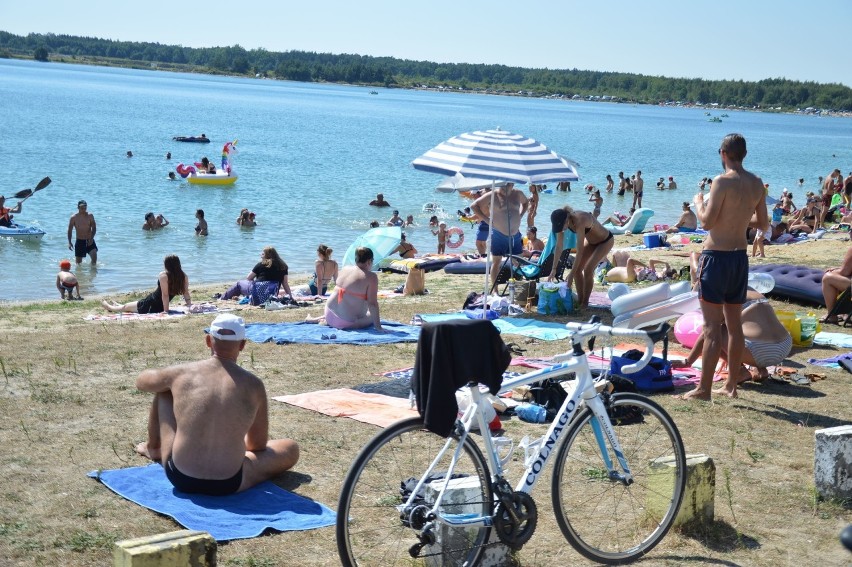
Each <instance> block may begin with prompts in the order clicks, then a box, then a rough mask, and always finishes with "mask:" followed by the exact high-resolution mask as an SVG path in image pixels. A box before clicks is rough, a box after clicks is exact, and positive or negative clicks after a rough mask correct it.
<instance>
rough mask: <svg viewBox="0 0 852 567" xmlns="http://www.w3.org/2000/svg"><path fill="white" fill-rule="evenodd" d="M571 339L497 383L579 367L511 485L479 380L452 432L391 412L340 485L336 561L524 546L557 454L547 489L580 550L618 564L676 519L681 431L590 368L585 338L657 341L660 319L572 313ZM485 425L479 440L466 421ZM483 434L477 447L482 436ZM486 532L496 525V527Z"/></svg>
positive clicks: (560, 374) (453, 561)
mask: <svg viewBox="0 0 852 567" xmlns="http://www.w3.org/2000/svg"><path fill="white" fill-rule="evenodd" d="M567 328H568V329H569V331H570V332H571V336H570V340H571V344H572V349H571V350H570V351H568V352H566V353H564V354H562V355H558V356H556V357H554V362H555V363H556V364H555V365H554V366H551V367H548V368H542V369H540V370H536V371H533V372H530V373H527V374H524V375H522V376H519V377H517V378H512V379H508V380H506V381H504V382H503V384H502V387H501V392H506V391H510V390H512V389H513V388H516V387H518V386H522V385H526V384H531V383H533V382H538V381H540V380H545V379H548V378H554V379H567V378H571V377H572V375H573V377H576V379H575V380H572V381H571V384H573V387H572V388H568V389H570V392H569V395H568V397H567V398H566V399H565V401H564V402H563V404H562V406H561V407H560V408H559V410H558V411H557V413H556V416H555V418H554V420H553V422H552V424H551V425H550V427H549V428H548V430H547V433H545V435H544V436H543V437H542V438H540V439H539V440H537V441H535V442H532V443H530V442H528V440H527V439H525V440H524V441H523V442H521V443H519V444H518V447H517V448H520V447H523V448H524V459H523V463H524V467H525V470H524V471H523V473H522V474H521V476H520V479H519V480H518V481H517V483H516V484H515V487H514V489H513V488H512V486H511V485H510V483H509V481H508V480H507V479H506V477H505V474H504V470H505V468H506V466H507V464H508V463H509V462H510V461H511V460H512V455H513V454H514V452H515V450H516V447H515V444H514V442H513V441H511V440H508V439H503V438H500V437H496V438H495V437H492V434H491V432H490V430H489V428H488V424H487V423H486V419H485V417H484V413H483V408H484V406H485V404H489V403H490V402H489V401H488V400H487V399H486V398H485V397H484V396H483V395H482V394H481V392H480V388H479V386H478V384H476V383H475V382H470V383H468V384H467V386H465V388H464V390H467V391H468V394H469V396H470V399H471V403H470V404H469V406H468V407H467V408H466V409H465V410H464V412H463V413H461V417H460V418H458V420H457V421H456V423H455V426H454V431H453V433H452V434H451V435H450V436H449V437H448V438H443V437H440V436H438V435H436V434H434V433H431V432H429V431H427V430H426V429H425V428H424V424H423V420H422V418H420V417H416V418H411V419H406V420H402V421H400V422H397V423H396V424H394V425H391V426H390V427H388V428H386V429H385V430H383V431H382V432H380V433H379V434H378V435H376V436H375V437H374V438H373V439H372V440H371V441H370V442H369V443H368V444H367V445H366V446H365V447H364V448H363V449H362V450H361V452H360V453H359V454H358V456H357V458H356V459H355V461H354V463H353V464H352V467H351V468H350V469H349V472H348V474H347V475H346V479H345V481H344V483H343V488H342V489H341V494H340V501H339V503H338V509H337V547H338V552H339V554H340V558H341V560H342V562H343V565H345V566H347V567H348V566H356V565H357V566H372V565H381V566H383V567H384V566H389V565H442V566H443V565H470V566H472V565H476V564H477V562H478V561H479V560H480V559H481V558H482V556H483V554H484V553H486V552H487V550H488V548H489V547H492V546H495V545H497V544H504V545H506V546H508V547H509V548H511V549H513V550H517V549H520V548H521V546H523V545H524V544H525V543H526V542H527V541H529V539H530V538H531V537H532V535H533V532H534V531H535V528H536V525H537V522H538V512H537V505H536V503H535V500H533V498H532V496H531V493H532V489H533V487H534V486H535V484H536V481H537V480H538V479H539V478H540V477H541V474H542V471H543V470H544V467H545V465H546V464H547V462H548V460H550V458H551V457H552V456H554V455H555V459H554V467H553V472H552V486H551V498H552V502H553V510H554V513H555V516H556V521H557V522H558V524H559V527H560V528H561V530H562V533H563V535H564V536H565V538H566V539H567V540H568V542H569V543H570V544H571V545H572V546H573V547H574V548H575V549H576V550H577V551H578V552H579V553H581V554H582V555H584V556H585V557H587V558H588V559H591V560H593V561H597V562H600V563H606V564H611V565H619V564H623V563H629V562H631V561H634V560H636V559H637V558H639V557H641V556H642V555H644V554H646V553H648V551H650V550H651V549H653V548H654V546H656V545H657V544H658V543H659V542H660V540H661V539H662V538H663V537H664V536H665V535H666V533H667V532H668V531H669V528H671V526H672V524H673V522H674V520H675V517H676V515H677V512H678V509H679V507H680V503H681V500H682V498H683V492H684V487H685V485H686V454H685V450H684V446H683V441H682V440H681V436H680V433H679V432H678V429H677V427H676V425H675V423H674V421H673V420H672V419H671V417H669V415H668V414H667V413H666V412H665V410H663V409H662V408H661V407H660V406H659V405H658V404H657V403H655V402H653V401H651V400H649V399H648V398H646V397H644V396H641V395H639V394H634V393H614V394H613V393H612V392H611V387H609V383H608V381H607V380H606V379H605V377H604V378H603V379H598V380H597V381H596V380H595V379H594V378H593V376H592V372H591V370H590V368H589V362H588V358H587V354H586V351H585V350H584V341H586V339H589V343H588V344H589V346H588V348H589V350H593V349H594V339H595V337H598V336H601V337H602V336H612V337H618V338H623V339H627V340H631V339H633V340H636V339H638V340H640V341H642V342H644V343H645V346H646V352H645V354H644V356H643V357H642V359H641V360H639V361H637V362H636V363H635V364H632V365H629V366H626V367H624V368H623V369H622V371H623V372H624V373H632V372H635V371H638V370H640V369H642V368H643V367H644V366H645V365H647V363H648V361H649V360H650V358H651V356H652V354H653V346H654V343H655V342H657V341H659V340H660V339H662V338H663V337H664V336H665V334H666V333H667V332H668V328H669V327H668V325H666V324H663V325H661V326H660V327H658V328H657V329H655V330H653V331H649V332H645V331H641V330H635V329H623V328H613V327H606V326H603V325H601V324H600V323H599V322H598V320H597V318H594V319H593V320H592V321H590V322H589V323H569V324H568V325H567ZM477 431H478V432H481V434H480V435H478V436H479V439H480V443H479V444H478V443H477V442H476V441H475V440H474V435H472V432H477ZM480 445H482V448H480ZM492 531H493V532H495V534H494V535H496V537H492Z"/></svg>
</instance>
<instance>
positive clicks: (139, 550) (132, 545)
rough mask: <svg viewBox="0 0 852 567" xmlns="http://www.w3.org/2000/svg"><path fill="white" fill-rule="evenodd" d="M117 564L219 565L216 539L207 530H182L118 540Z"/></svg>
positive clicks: (126, 566) (121, 566)
mask: <svg viewBox="0 0 852 567" xmlns="http://www.w3.org/2000/svg"><path fill="white" fill-rule="evenodd" d="M112 556H113V565H114V567H171V566H174V565H180V566H181V567H184V566H185V567H215V565H216V540H215V539H213V537H212V536H211V535H210V534H208V533H207V532H199V531H194V530H180V531H176V532H169V533H165V534H157V535H153V536H147V537H139V538H135V539H127V540H124V541H118V542H116V543H115V547H114V548H113V554H112Z"/></svg>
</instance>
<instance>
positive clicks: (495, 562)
mask: <svg viewBox="0 0 852 567" xmlns="http://www.w3.org/2000/svg"><path fill="white" fill-rule="evenodd" d="M443 483H444V481H443V480H435V481H432V482H430V483H429V484H427V485H426V491H425V500H426V502H430V503H433V502H435V499H436V498H437V497H438V491H439V490H440V489H441V486H443ZM481 500H482V495H481V493H480V489H479V479H478V478H477V477H464V478H454V479H452V480H450V483H449V485H448V486H447V490H446V491H445V492H444V499H443V500H442V501H441V512H442V513H447V514H480V513H481V512H482V508H481V506H477V505H476V504H472V503H475V502H480V501H481ZM436 539H437V541H436V542H435V544H434V545H430V546H427V547H426V548H424V550H423V551H424V552H425V553H440V551H441V549H444V548H446V549H456V548H459V547H460V546H462V545H464V544H465V540H464V534H463V533H461V532H460V531H459V530H453V529H452V528H450V527H448V526H446V525H444V524H439V529H438V533H437V538H436ZM456 540H458V543H456ZM497 541H498V539H497V533H496V532H495V530H491V537H490V539H489V540H488V543H493V542H497ZM509 554H510V550H509V548H508V547H507V546H505V545H503V544H495V545H489V546H488V547H486V548H485V552H484V553H483V554H482V558H481V559H480V561H479V563H478V565H479V566H480V567H497V566H500V565H511V564H512V561H511V559H510V557H509ZM450 559H451V558H449V557H443V556H441V555H434V556H431V557H427V561H426V564H427V565H430V566H434V567H449V566H451V565H453V562H452V561H451V560H450Z"/></svg>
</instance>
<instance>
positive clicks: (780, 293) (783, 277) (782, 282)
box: [749, 264, 825, 306]
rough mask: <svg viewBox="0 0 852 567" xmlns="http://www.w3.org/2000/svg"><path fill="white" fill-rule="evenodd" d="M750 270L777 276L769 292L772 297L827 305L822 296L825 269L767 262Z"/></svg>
mask: <svg viewBox="0 0 852 567" xmlns="http://www.w3.org/2000/svg"><path fill="white" fill-rule="evenodd" d="M749 271H751V272H754V273H765V274H771V275H772V277H773V278H775V287H774V288H772V291H770V292H769V293H767V295H768V296H770V297H774V298H778V299H792V300H794V301H797V302H801V303H806V304H816V305H821V306H825V299H823V297H822V274H823V270H818V269H815V268H809V267H807V266H788V265H786V264H765V265H762V266H752V267H751V269H750V270H749Z"/></svg>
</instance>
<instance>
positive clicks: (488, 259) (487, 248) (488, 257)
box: [482, 180, 499, 320]
mask: <svg viewBox="0 0 852 567" xmlns="http://www.w3.org/2000/svg"><path fill="white" fill-rule="evenodd" d="M495 183H496V180H491V205H490V206H489V207H488V238H486V239H485V295H484V298H485V299H484V300H483V301H482V318H483V319H486V320H487V319H488V317H487V316H486V315H487V313H486V311H487V309H488V295H489V291H490V289H491V262H492V256H491V236H492V234H493V233H494V184H495ZM498 275H499V274H498Z"/></svg>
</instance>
